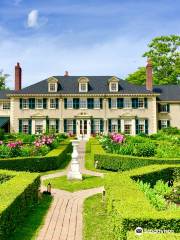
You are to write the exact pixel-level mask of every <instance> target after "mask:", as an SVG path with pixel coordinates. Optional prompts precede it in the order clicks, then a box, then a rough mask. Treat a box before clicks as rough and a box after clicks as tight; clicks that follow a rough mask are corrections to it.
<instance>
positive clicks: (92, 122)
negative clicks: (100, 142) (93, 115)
mask: <svg viewBox="0 0 180 240" xmlns="http://www.w3.org/2000/svg"><path fill="white" fill-rule="evenodd" d="M93 133H94V120H93V119H91V134H93Z"/></svg>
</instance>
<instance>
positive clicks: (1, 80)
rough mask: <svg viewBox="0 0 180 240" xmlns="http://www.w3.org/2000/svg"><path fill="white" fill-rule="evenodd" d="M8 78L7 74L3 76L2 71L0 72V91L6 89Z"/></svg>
mask: <svg viewBox="0 0 180 240" xmlns="http://www.w3.org/2000/svg"><path fill="white" fill-rule="evenodd" d="M8 77H9V74H3V70H0V90H4V89H8V88H7V87H6V79H7V78H8Z"/></svg>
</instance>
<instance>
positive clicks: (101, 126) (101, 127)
mask: <svg viewBox="0 0 180 240" xmlns="http://www.w3.org/2000/svg"><path fill="white" fill-rule="evenodd" d="M103 131H104V121H103V120H102V119H100V132H101V133H103Z"/></svg>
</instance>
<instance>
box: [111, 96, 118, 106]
mask: <svg viewBox="0 0 180 240" xmlns="http://www.w3.org/2000/svg"><path fill="white" fill-rule="evenodd" d="M111 108H117V98H111Z"/></svg>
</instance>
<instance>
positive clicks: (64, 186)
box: [43, 175, 104, 192]
mask: <svg viewBox="0 0 180 240" xmlns="http://www.w3.org/2000/svg"><path fill="white" fill-rule="evenodd" d="M48 183H51V186H52V188H56V189H61V190H66V191H69V192H75V191H79V190H85V189H89V188H96V187H100V186H103V184H104V179H103V178H101V177H95V176H90V175H83V180H82V181H81V180H67V176H62V177H57V178H52V179H47V180H45V181H44V182H43V184H44V185H45V186H47V184H48Z"/></svg>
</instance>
